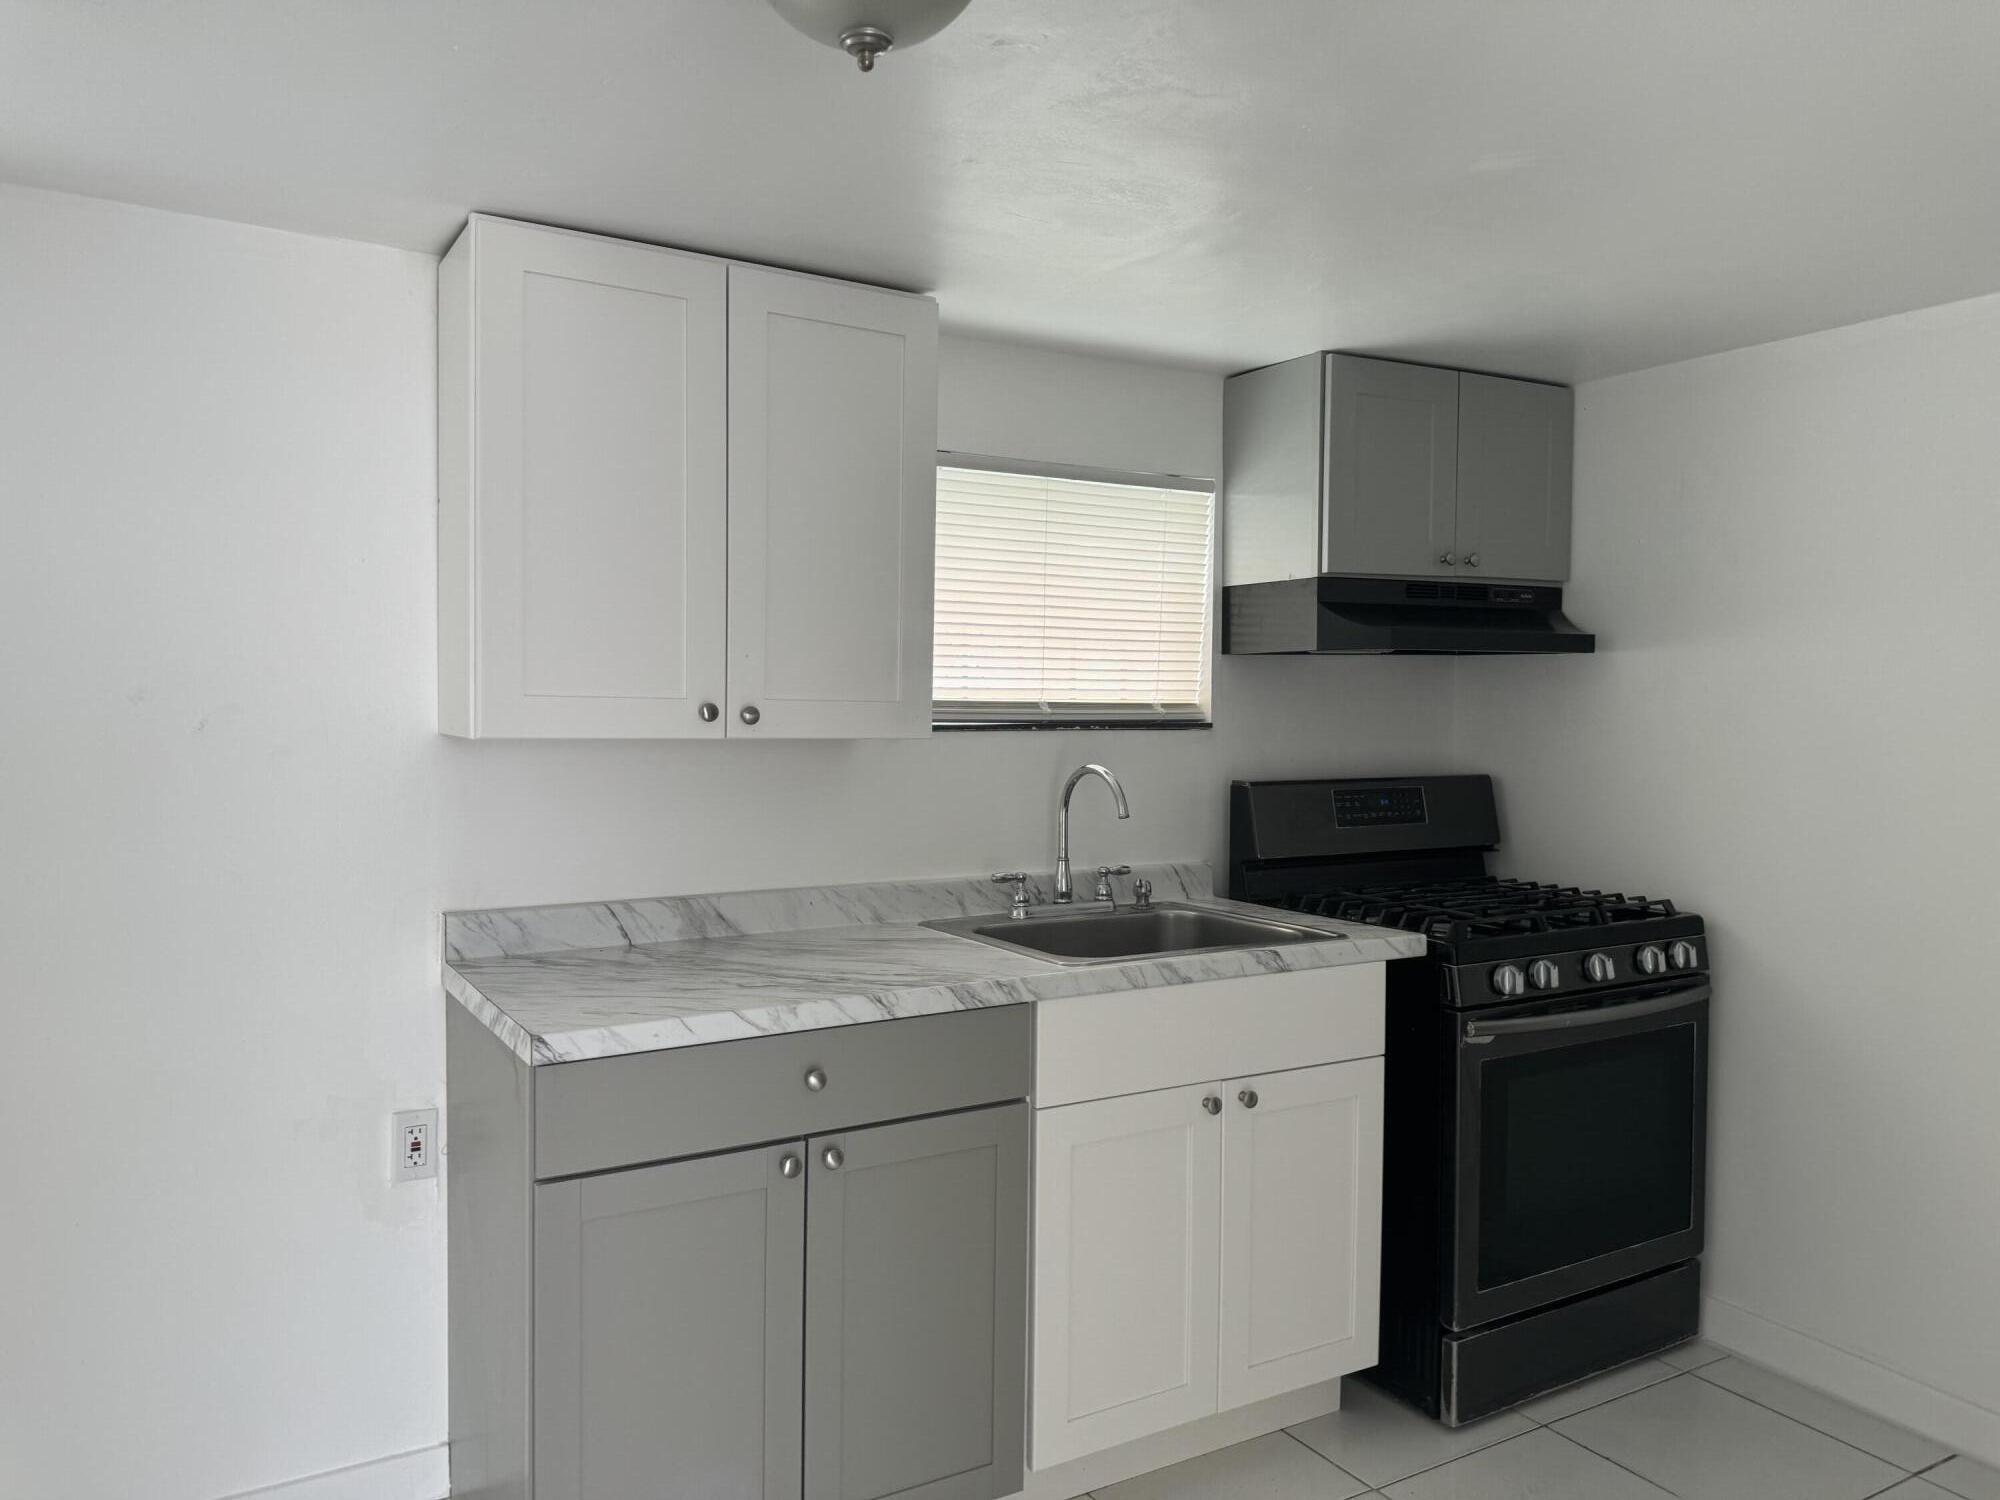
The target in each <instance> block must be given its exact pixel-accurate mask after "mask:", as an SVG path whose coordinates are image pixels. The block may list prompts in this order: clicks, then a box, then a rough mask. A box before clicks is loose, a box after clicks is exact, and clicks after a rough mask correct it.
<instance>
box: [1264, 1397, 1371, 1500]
mask: <svg viewBox="0 0 2000 1500" xmlns="http://www.w3.org/2000/svg"><path fill="white" fill-rule="evenodd" d="M1329 1415H1331V1413H1329ZM1278 1431H1280V1432H1282V1433H1283V1434H1284V1435H1285V1436H1286V1437H1288V1438H1290V1439H1291V1440H1292V1441H1293V1442H1295V1443H1297V1444H1298V1445H1299V1446H1300V1447H1301V1448H1303V1449H1305V1450H1306V1452H1308V1453H1310V1454H1311V1455H1312V1456H1313V1457H1314V1458H1316V1459H1318V1460H1319V1461H1320V1462H1321V1463H1323V1464H1325V1465H1326V1466H1327V1467H1328V1468H1329V1469H1331V1470H1333V1471H1334V1473H1336V1474H1345V1475H1346V1476H1347V1477H1348V1478H1349V1479H1351V1480H1353V1481H1354V1482H1355V1483H1356V1484H1368V1481H1367V1480H1365V1479H1363V1478H1362V1477H1361V1476H1360V1475H1359V1474H1357V1473H1355V1472H1354V1471H1353V1470H1352V1469H1344V1468H1342V1467H1341V1466H1340V1465H1339V1464H1337V1463H1335V1462H1334V1461H1333V1460H1332V1459H1330V1458H1328V1457H1327V1456H1326V1455H1325V1454H1324V1453H1322V1452H1320V1451H1319V1449H1317V1448H1315V1447H1314V1446H1313V1445H1312V1444H1311V1443H1309V1442H1307V1441H1306V1440H1305V1439H1304V1438H1302V1437H1300V1436H1299V1435H1298V1434H1297V1433H1296V1432H1294V1431H1292V1429H1291V1428H1289V1427H1280V1428H1279V1429H1278ZM1368 1488H1369V1490H1373V1489H1374V1488H1375V1486H1373V1485H1372V1484H1371V1485H1368ZM1363 1493H1366V1491H1364V1492H1363ZM1356 1500H1360V1497H1359V1496H1357V1497H1356Z"/></svg>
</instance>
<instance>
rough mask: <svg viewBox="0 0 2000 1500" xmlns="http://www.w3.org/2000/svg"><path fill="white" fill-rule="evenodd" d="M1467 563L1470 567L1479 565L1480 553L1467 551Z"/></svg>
mask: <svg viewBox="0 0 2000 1500" xmlns="http://www.w3.org/2000/svg"><path fill="white" fill-rule="evenodd" d="M1465 565H1466V566H1467V567H1468V568H1476V567H1478V566H1479V554H1478V553H1477V552H1468V553H1466V554H1465Z"/></svg>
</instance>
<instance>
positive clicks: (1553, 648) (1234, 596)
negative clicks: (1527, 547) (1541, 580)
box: [1222, 577, 1597, 656]
mask: <svg viewBox="0 0 2000 1500" xmlns="http://www.w3.org/2000/svg"><path fill="white" fill-rule="evenodd" d="M1223 632H1224V633H1223V645H1222V649H1223V650H1224V651H1226V652H1229V653H1232V654H1236V655H1244V654H1269V653H1293V654H1298V653H1315V654H1320V655H1376V656H1465V655H1498V656H1521V655H1540V654H1544V653H1549V652H1564V651H1595V650H1596V649H1597V637H1596V636H1594V635H1592V634H1590V633H1589V632H1588V631H1585V630H1579V629H1577V627H1576V626H1575V625H1572V624H1571V623H1570V621H1569V619H1568V617H1567V616H1565V615H1564V614H1563V612H1562V590H1561V589H1559V588H1556V587H1553V586H1551V585H1546V584H1505V583H1492V584H1488V583H1460V582H1455V581H1453V580H1450V579H1439V580H1435V581H1432V580H1429V579H1407V580H1406V579H1396V578H1342V577H1322V578H1288V579H1284V580H1282V581H1279V582H1275V583H1248V584H1236V585H1232V586H1231V587H1229V588H1226V589H1224V590H1223Z"/></svg>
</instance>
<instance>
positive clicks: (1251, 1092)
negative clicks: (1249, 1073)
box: [1236, 1089, 1257, 1109]
mask: <svg viewBox="0 0 2000 1500" xmlns="http://www.w3.org/2000/svg"><path fill="white" fill-rule="evenodd" d="M1236 1097H1237V1099H1238V1100H1239V1101H1240V1102H1241V1103H1242V1105H1243V1107H1244V1108H1245V1109H1255V1108H1256V1107H1257V1091H1256V1090H1255V1089H1245V1090H1243V1092H1242V1093H1240V1094H1238V1095H1237V1096H1236Z"/></svg>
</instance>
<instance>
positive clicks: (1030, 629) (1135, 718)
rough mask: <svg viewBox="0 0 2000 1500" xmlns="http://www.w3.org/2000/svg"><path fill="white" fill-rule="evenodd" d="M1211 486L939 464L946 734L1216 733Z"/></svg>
mask: <svg viewBox="0 0 2000 1500" xmlns="http://www.w3.org/2000/svg"><path fill="white" fill-rule="evenodd" d="M1214 490H1215V487H1214V486H1213V485H1212V484H1209V483H1207V482H1205V481H1194V480H1184V479H1168V478H1161V477H1159V476H1152V475H1148V476H1128V475H1109V474H1100V473H1094V472H1091V471H1087V470H1074V469H1061V470H1058V469H1055V468H1053V467H1047V468H1039V469H1036V470H1034V471H1032V472H1031V471H1028V470H1026V469H1025V468H1024V467H1023V466H1018V465H1006V464H1001V463H999V462H997V461H993V460H986V459H971V458H963V457H960V456H958V455H956V454H941V455H940V456H939V464H938V488H937V639H936V645H935V648H934V655H933V658H932V661H933V666H932V696H933V698H934V699H935V708H934V714H935V717H936V719H937V722H939V723H941V724H981V723H985V724H992V723H1016V724H1046V723H1091V724H1096V723H1137V724H1149V723H1150V724H1186V723H1198V724H1199V723H1206V722H1207V721H1208V658H1209V651H1208V643H1209V552H1210V547H1209V539H1210V535H1211V532H1212V530H1213V525H1214V512H1215V493H1214Z"/></svg>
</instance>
